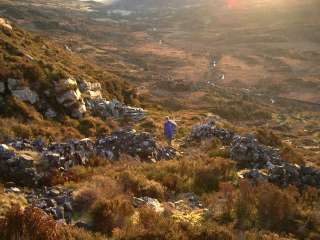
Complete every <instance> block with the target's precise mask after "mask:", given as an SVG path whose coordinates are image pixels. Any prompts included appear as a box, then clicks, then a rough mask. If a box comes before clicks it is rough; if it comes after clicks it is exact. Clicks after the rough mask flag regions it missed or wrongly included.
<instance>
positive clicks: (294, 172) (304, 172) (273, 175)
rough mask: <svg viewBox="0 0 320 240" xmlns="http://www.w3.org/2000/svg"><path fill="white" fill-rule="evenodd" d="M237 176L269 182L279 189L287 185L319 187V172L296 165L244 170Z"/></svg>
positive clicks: (287, 164) (286, 164)
mask: <svg viewBox="0 0 320 240" xmlns="http://www.w3.org/2000/svg"><path fill="white" fill-rule="evenodd" d="M269 166H270V165H269ZM238 175H239V176H240V177H241V178H248V179H252V180H254V181H269V182H272V183H274V184H276V185H278V186H281V187H288V186H289V185H294V186H296V187H298V188H304V187H306V186H312V187H320V170H318V169H315V168H311V167H304V166H299V165H296V164H289V163H283V164H282V165H273V166H271V167H270V168H269V169H260V170H259V169H246V170H243V171H240V172H239V173H238Z"/></svg>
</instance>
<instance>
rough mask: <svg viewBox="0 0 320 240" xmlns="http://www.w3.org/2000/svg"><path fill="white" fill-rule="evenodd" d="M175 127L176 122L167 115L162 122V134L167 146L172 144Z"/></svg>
mask: <svg viewBox="0 0 320 240" xmlns="http://www.w3.org/2000/svg"><path fill="white" fill-rule="evenodd" d="M176 128H177V124H176V123H175V122H174V121H172V120H170V118H169V117H166V120H165V122H164V136H165V138H166V140H167V142H168V144H169V146H171V145H172V140H173V138H174V134H175V132H176Z"/></svg>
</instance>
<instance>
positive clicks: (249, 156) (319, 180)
mask: <svg viewBox="0 0 320 240" xmlns="http://www.w3.org/2000/svg"><path fill="white" fill-rule="evenodd" d="M210 138H218V139H219V140H221V142H222V143H223V144H225V145H227V146H228V149H229V155H230V158H231V159H232V160H234V161H236V162H237V166H238V167H239V169H242V170H240V171H239V173H238V175H239V177H241V178H249V179H252V180H255V181H258V180H266V181H269V182H272V183H274V184H277V185H279V186H282V187H286V186H288V185H294V186H297V187H299V188H301V187H305V186H313V187H320V169H316V168H313V167H306V166H300V165H297V164H291V163H289V162H287V161H285V160H283V159H282V158H281V156H280V153H279V150H278V149H275V148H272V147H269V146H265V145H263V144H260V143H259V141H258V140H257V139H256V138H254V136H252V135H249V134H247V135H245V136H240V135H237V134H235V133H234V132H232V131H230V130H227V129H221V128H217V127H215V125H214V124H213V123H206V124H202V125H196V126H194V127H193V128H192V131H191V134H190V136H189V139H188V140H189V141H199V140H205V139H210ZM243 169H244V170H243Z"/></svg>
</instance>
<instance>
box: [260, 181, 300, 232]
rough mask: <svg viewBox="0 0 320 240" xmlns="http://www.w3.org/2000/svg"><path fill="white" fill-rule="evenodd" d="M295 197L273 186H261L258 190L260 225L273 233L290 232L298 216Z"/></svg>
mask: <svg viewBox="0 0 320 240" xmlns="http://www.w3.org/2000/svg"><path fill="white" fill-rule="evenodd" d="M294 195H295V194H294V193H292V192H290V190H288V189H285V190H281V189H280V188H278V187H276V186H274V185H272V184H268V183H265V184H261V185H259V186H258V188H257V220H258V225H259V226H260V227H261V228H263V229H269V230H273V231H287V230H289V228H290V227H291V226H292V223H293V220H294V218H295V215H296V214H297V202H296V200H295V198H294ZM275 201H276V202H275Z"/></svg>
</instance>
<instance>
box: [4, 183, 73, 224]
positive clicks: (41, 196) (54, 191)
mask: <svg viewBox="0 0 320 240" xmlns="http://www.w3.org/2000/svg"><path fill="white" fill-rule="evenodd" d="M5 192H13V193H16V194H21V195H23V196H24V198H25V199H26V200H27V203H28V205H29V206H32V207H36V208H39V209H42V210H43V211H44V212H46V213H47V214H49V215H52V216H53V218H54V219H55V220H60V221H61V220H62V221H65V222H66V223H68V224H71V219H72V213H73V206H72V205H73V204H72V202H73V199H72V191H71V190H69V189H65V188H62V187H51V188H46V187H44V188H41V189H40V188H36V189H32V190H26V191H23V190H20V189H19V188H17V187H10V188H5Z"/></svg>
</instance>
